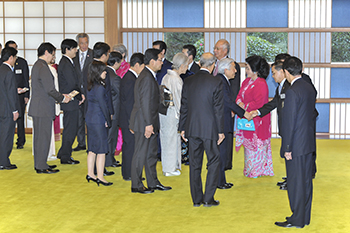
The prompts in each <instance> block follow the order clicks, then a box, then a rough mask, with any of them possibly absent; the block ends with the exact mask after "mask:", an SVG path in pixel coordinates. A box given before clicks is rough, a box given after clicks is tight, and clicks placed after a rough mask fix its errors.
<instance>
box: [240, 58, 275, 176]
mask: <svg viewBox="0 0 350 233" xmlns="http://www.w3.org/2000/svg"><path fill="white" fill-rule="evenodd" d="M246 62H247V63H246V76H247V78H246V79H245V80H244V81H243V83H242V87H241V89H240V91H239V93H238V96H237V99H236V103H237V104H238V105H239V106H240V107H242V108H244V109H246V111H248V112H250V111H252V110H255V109H258V108H261V107H262V106H263V105H264V104H265V103H267V102H268V94H269V91H268V87H267V84H266V81H265V79H266V78H267V76H268V75H269V71H270V67H269V64H268V63H267V62H266V60H265V58H262V57H260V56H257V55H253V56H251V57H248V58H247V59H246ZM253 121H254V125H255V131H247V130H239V129H237V131H236V151H238V150H239V149H240V147H241V145H243V146H244V170H243V173H244V175H245V176H247V177H250V178H257V177H259V176H273V175H274V174H273V166H272V156H271V116H270V114H268V115H266V116H264V117H262V118H260V117H256V118H254V119H253Z"/></svg>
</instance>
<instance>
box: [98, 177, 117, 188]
mask: <svg viewBox="0 0 350 233" xmlns="http://www.w3.org/2000/svg"><path fill="white" fill-rule="evenodd" d="M96 183H97V185H98V186H100V184H103V185H104V186H111V185H112V184H113V183H112V182H107V183H105V182H103V181H102V180H100V179H99V178H97V181H96Z"/></svg>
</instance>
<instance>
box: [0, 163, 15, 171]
mask: <svg viewBox="0 0 350 233" xmlns="http://www.w3.org/2000/svg"><path fill="white" fill-rule="evenodd" d="M13 169H17V166H16V165H15V164H10V165H8V166H2V165H0V170H13Z"/></svg>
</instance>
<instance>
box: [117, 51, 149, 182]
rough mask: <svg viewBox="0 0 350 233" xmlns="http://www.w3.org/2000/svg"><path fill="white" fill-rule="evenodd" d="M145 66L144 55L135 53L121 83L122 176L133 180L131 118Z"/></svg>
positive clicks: (133, 140) (133, 138) (133, 143)
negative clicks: (135, 88)
mask: <svg viewBox="0 0 350 233" xmlns="http://www.w3.org/2000/svg"><path fill="white" fill-rule="evenodd" d="M144 68H145V64H144V55H143V54H142V53H134V54H133V55H132V56H131V58H130V69H129V70H128V72H126V74H125V75H124V77H123V79H122V81H121V83H120V102H121V103H120V114H119V126H120V128H121V129H122V133H123V148H122V160H123V163H122V176H123V179H124V180H126V181H129V180H131V161H132V158H133V154H134V147H135V136H134V134H132V133H131V132H130V130H129V128H130V127H129V120H130V115H131V111H132V108H133V105H134V87H135V82H136V79H137V77H138V75H139V74H140V73H141V71H142V70H143V69H144Z"/></svg>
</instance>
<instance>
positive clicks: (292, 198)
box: [286, 153, 312, 227]
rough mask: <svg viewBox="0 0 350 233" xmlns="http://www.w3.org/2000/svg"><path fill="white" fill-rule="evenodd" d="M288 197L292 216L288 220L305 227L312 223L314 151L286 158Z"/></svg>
mask: <svg viewBox="0 0 350 233" xmlns="http://www.w3.org/2000/svg"><path fill="white" fill-rule="evenodd" d="M286 167H287V177H288V198H289V204H290V208H291V211H292V212H293V214H292V216H291V217H290V218H289V219H288V222H289V223H291V224H293V225H295V226H300V227H303V226H304V225H308V224H310V216H311V203H312V153H309V154H306V155H302V156H293V153H292V160H286Z"/></svg>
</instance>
